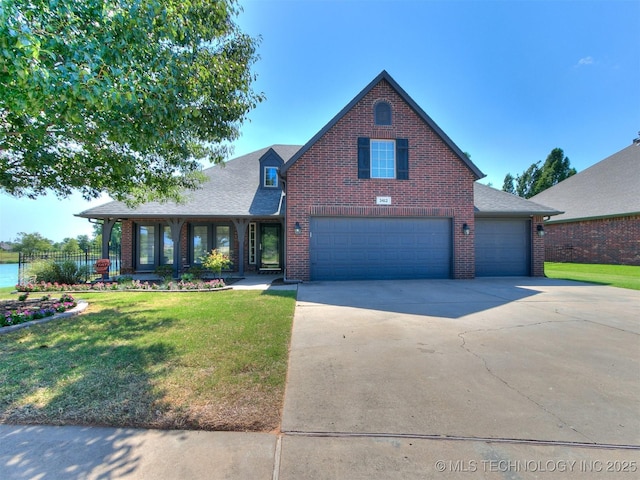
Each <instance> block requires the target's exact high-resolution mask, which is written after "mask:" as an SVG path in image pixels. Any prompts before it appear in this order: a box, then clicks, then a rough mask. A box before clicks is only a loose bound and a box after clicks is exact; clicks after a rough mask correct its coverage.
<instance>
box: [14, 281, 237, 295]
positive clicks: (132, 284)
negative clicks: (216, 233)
mask: <svg viewBox="0 0 640 480" xmlns="http://www.w3.org/2000/svg"><path fill="white" fill-rule="evenodd" d="M224 287H226V284H225V282H224V280H222V279H216V280H211V281H206V282H205V281H202V280H197V281H184V280H180V281H177V282H168V283H156V282H141V281H140V280H133V281H127V282H122V283H117V282H96V283H79V284H75V285H67V284H60V283H46V282H39V283H26V284H24V285H20V284H18V285H16V290H18V291H19V292H79V291H98V292H100V291H117V290H145V291H147V290H157V291H163V290H166V291H173V292H176V291H181V290H188V291H194V290H218V289H221V288H224Z"/></svg>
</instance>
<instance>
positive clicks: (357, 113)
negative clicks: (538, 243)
mask: <svg viewBox="0 0 640 480" xmlns="http://www.w3.org/2000/svg"><path fill="white" fill-rule="evenodd" d="M380 100H385V101H387V102H388V103H389V104H391V109H392V118H393V122H392V125H391V126H376V125H374V120H373V107H374V105H375V104H376V102H378V101H380ZM358 137H369V138H376V139H396V138H407V139H408V140H409V180H395V179H366V180H365V179H358V150H357V139H358ZM311 179H312V180H311ZM473 182H474V176H473V173H472V172H471V171H470V170H469V169H468V168H467V166H466V165H465V164H464V163H463V162H462V161H461V160H460V159H459V158H458V157H457V156H456V155H455V154H454V153H453V151H451V149H450V148H449V147H448V146H447V145H446V144H445V143H444V142H443V141H442V140H441V139H440V138H439V137H438V135H437V134H436V133H435V132H434V131H433V130H431V128H430V127H429V126H428V125H427V124H425V123H424V122H423V121H422V119H421V118H420V117H419V116H418V115H417V114H416V113H415V112H414V111H413V110H412V109H411V108H410V107H409V106H408V105H407V104H406V103H405V102H404V101H403V100H402V98H401V97H400V96H399V95H398V94H397V93H396V92H395V91H394V90H393V89H392V88H391V86H390V85H389V84H388V83H387V82H386V81H382V82H380V83H379V84H378V85H376V86H375V87H373V88H372V89H371V90H370V91H369V92H368V93H367V94H366V95H365V96H364V97H363V98H362V99H361V100H360V102H358V103H357V104H356V105H355V106H354V107H353V108H352V109H351V110H349V111H348V112H347V113H346V114H345V115H344V116H343V117H342V118H341V119H340V120H339V121H338V122H337V123H336V124H335V125H334V126H333V127H332V128H331V129H330V130H329V131H328V132H326V133H325V135H323V136H322V137H321V138H320V139H319V140H318V141H317V142H316V143H315V144H314V145H313V146H312V147H311V148H310V149H309V150H308V151H307V152H305V153H304V155H303V156H302V157H300V159H298V161H297V162H296V163H295V164H294V165H293V166H292V167H291V168H290V169H289V170H288V172H287V225H286V229H287V235H286V238H287V245H286V248H287V277H288V278H291V279H299V280H309V276H310V268H309V235H308V232H309V221H310V217H311V214H312V211H313V209H316V211H317V209H318V208H321V207H332V208H333V209H334V211H335V212H336V214H337V215H349V212H350V211H352V208H353V207H364V208H367V209H369V210H367V213H366V215H376V216H392V215H396V214H398V215H402V216H416V212H421V211H423V209H425V208H427V209H432V212H431V213H433V214H434V215H435V216H448V217H450V218H452V219H453V251H454V265H453V276H454V277H455V278H473V276H474V272H475V261H474V254H475V253H474V246H473V245H474V244H473V238H472V236H468V237H465V236H464V235H463V234H462V225H463V224H464V223H467V224H468V225H469V227H470V228H471V231H472V232H473V231H474V212H473ZM377 196H388V197H391V199H392V205H391V208H389V209H385V208H386V207H377V206H376V205H375V200H376V197H377ZM341 209H342V210H341ZM296 222H299V223H300V225H301V227H302V229H303V232H305V235H293V228H294V225H295V223H296Z"/></svg>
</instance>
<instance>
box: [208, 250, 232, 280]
mask: <svg viewBox="0 0 640 480" xmlns="http://www.w3.org/2000/svg"><path fill="white" fill-rule="evenodd" d="M232 264H233V263H232V262H231V260H230V259H229V256H228V255H225V254H224V253H222V252H220V251H218V250H216V249H215V248H214V249H213V250H211V253H210V254H209V255H207V256H206V257H202V266H203V267H204V268H207V269H209V270H211V271H213V272H214V273H216V274H217V275H218V276H220V274H221V272H222V270H223V269H227V268H229V267H230V266H231V265H232Z"/></svg>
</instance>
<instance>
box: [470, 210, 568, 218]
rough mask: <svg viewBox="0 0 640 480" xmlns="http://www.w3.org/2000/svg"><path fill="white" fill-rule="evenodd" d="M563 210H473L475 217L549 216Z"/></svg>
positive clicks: (558, 213)
mask: <svg viewBox="0 0 640 480" xmlns="http://www.w3.org/2000/svg"><path fill="white" fill-rule="evenodd" d="M561 213H563V212H558V211H555V210H554V211H552V212H550V211H547V210H545V211H538V210H530V211H514V210H511V211H508V210H507V211H488V210H476V211H475V212H474V216H475V217H536V216H542V217H550V216H554V215H560V214H561Z"/></svg>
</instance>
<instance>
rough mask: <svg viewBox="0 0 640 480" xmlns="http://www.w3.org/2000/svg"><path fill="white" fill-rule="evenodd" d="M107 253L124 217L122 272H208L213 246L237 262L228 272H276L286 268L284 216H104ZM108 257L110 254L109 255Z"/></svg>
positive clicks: (175, 274)
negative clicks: (206, 263) (205, 260)
mask: <svg viewBox="0 0 640 480" xmlns="http://www.w3.org/2000/svg"><path fill="white" fill-rule="evenodd" d="M99 221H100V223H101V224H102V238H103V246H102V248H103V253H104V252H108V249H109V239H110V238H111V232H112V230H113V226H114V225H115V224H116V223H117V222H121V223H122V256H121V261H122V266H121V269H120V274H123V275H131V276H134V275H135V277H141V278H142V277H148V278H157V277H158V274H159V273H163V272H164V273H166V271H167V269H169V268H170V269H171V271H172V273H173V278H179V277H180V276H181V275H182V274H184V273H195V274H196V275H201V274H203V273H206V272H203V267H202V259H203V257H204V256H206V255H207V254H208V253H209V252H211V250H214V249H215V250H217V251H219V252H221V253H223V254H224V255H226V256H228V258H229V259H230V260H231V262H232V264H231V266H230V267H229V269H227V270H224V271H223V272H222V274H223V276H239V277H243V276H245V275H246V274H252V273H254V274H259V273H262V274H265V273H269V274H277V273H280V272H282V271H283V270H284V266H285V265H284V226H283V225H284V219H283V218H281V217H275V216H272V217H267V218H265V217H232V218H228V217H209V218H202V217H169V218H159V217H155V218H126V219H124V218H102V219H99ZM104 258H108V257H106V256H105V257H104Z"/></svg>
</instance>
